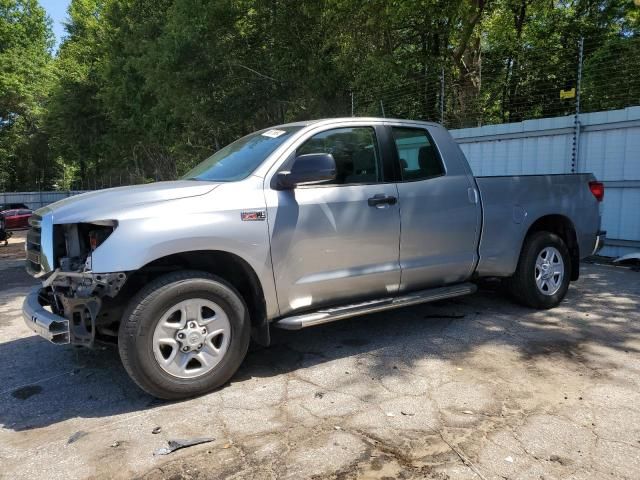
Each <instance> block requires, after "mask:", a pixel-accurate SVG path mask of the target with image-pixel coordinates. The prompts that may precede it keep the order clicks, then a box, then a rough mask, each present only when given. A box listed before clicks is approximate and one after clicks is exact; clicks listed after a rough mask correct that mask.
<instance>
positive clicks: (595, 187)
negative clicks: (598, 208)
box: [589, 182, 604, 202]
mask: <svg viewBox="0 0 640 480" xmlns="http://www.w3.org/2000/svg"><path fill="white" fill-rule="evenodd" d="M589 190H591V193H593V196H594V197H596V200H597V201H599V202H601V201H602V199H603V198H604V183H602V182H589Z"/></svg>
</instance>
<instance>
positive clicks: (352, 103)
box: [351, 90, 356, 117]
mask: <svg viewBox="0 0 640 480" xmlns="http://www.w3.org/2000/svg"><path fill="white" fill-rule="evenodd" d="M355 110H356V109H355V104H354V100H353V90H351V116H352V117H355Z"/></svg>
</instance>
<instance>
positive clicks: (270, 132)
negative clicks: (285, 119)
mask: <svg viewBox="0 0 640 480" xmlns="http://www.w3.org/2000/svg"><path fill="white" fill-rule="evenodd" d="M285 133H287V132H285V131H284V130H267V131H266V132H264V133H263V134H262V136H263V137H269V138H278V137H279V136H280V135H283V134H285Z"/></svg>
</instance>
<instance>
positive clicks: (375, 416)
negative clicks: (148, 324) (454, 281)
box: [0, 260, 640, 480]
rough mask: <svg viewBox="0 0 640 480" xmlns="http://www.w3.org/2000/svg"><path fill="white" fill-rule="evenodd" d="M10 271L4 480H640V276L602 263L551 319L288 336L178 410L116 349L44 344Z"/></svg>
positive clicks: (439, 316)
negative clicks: (178, 442) (141, 381)
mask: <svg viewBox="0 0 640 480" xmlns="http://www.w3.org/2000/svg"><path fill="white" fill-rule="evenodd" d="M0 264H3V265H4V266H0V365H2V369H0V465H1V468H0V478H7V479H9V478H11V479H14V478H47V479H56V478H60V479H62V478H64V479H73V478H89V477H91V478H131V477H141V478H147V479H161V478H176V479H178V478H212V479H213V478H216V479H218V478H291V479H300V478H340V479H350V478H371V479H379V478H436V479H494V478H495V479H505V478H506V479H528V478H531V479H542V478H544V479H553V478H572V479H594V480H595V479H604V478H629V479H637V478H640V389H639V386H640V356H639V350H640V326H639V323H638V322H639V320H640V309H639V308H638V306H639V301H640V281H639V280H640V273H638V272H633V271H631V270H628V269H625V268H620V267H612V266H602V265H585V266H584V269H583V276H582V279H581V280H580V281H579V282H577V283H575V284H573V285H572V288H571V289H570V291H569V295H568V297H567V299H566V300H565V301H564V302H563V304H562V305H561V306H560V307H559V308H556V309H554V310H551V311H531V310H527V309H524V308H521V307H519V306H516V305H514V304H513V303H511V302H510V301H509V300H508V299H506V298H505V297H504V296H502V295H501V294H500V293H499V292H497V291H492V290H487V289H485V290H482V291H480V292H479V293H477V294H475V295H472V296H469V297H464V298H461V299H457V300H453V301H446V302H439V303H436V304H430V305H423V306H420V307H415V308H409V309H404V310H399V311H395V312H392V313H384V314H376V315H369V316H365V317H360V318H356V319H351V320H346V321H343V322H339V323H335V324H332V325H325V326H321V327H316V328H312V329H307V330H303V331H300V332H283V331H276V332H275V334H274V342H275V344H274V345H273V346H272V347H270V348H268V349H261V348H254V349H253V350H252V351H251V352H250V354H249V356H248V358H247V360H246V361H245V364H244V365H243V367H242V368H241V370H240V371H239V372H238V374H237V375H236V376H235V378H234V379H233V381H232V382H231V383H230V384H229V385H228V386H226V387H225V388H223V389H221V390H219V391H217V392H214V393H211V394H209V395H206V396H204V397H201V398H197V399H193V400H189V401H183V402H175V403H167V402H160V401H157V400H154V399H153V398H151V397H149V396H147V395H146V394H144V393H142V392H141V391H139V390H138V389H137V388H136V386H135V385H134V384H133V383H132V382H131V381H130V380H129V379H128V377H127V376H126V374H125V372H124V370H123V368H122V367H121V365H120V363H119V360H118V357H117V352H116V350H115V349H113V348H110V347H107V348H103V349H98V350H94V351H88V350H81V349H74V348H66V347H59V346H54V345H51V344H48V343H47V342H46V341H44V340H42V339H40V338H38V337H36V336H33V335H32V334H31V333H30V332H29V331H28V330H27V329H26V327H24V326H23V323H22V319H21V314H20V307H21V304H22V300H23V297H24V295H25V294H26V293H27V291H28V289H29V288H30V286H32V285H33V284H34V282H33V280H31V279H30V278H29V277H27V276H26V275H25V274H24V273H23V272H22V269H21V268H18V267H16V266H15V264H11V263H10V262H9V261H8V260H2V261H0ZM157 427H159V432H158V431H157ZM154 429H156V430H155V431H156V432H157V433H153V432H154ZM198 437H211V438H213V439H214V440H213V441H212V442H210V443H206V444H202V445H198V446H194V447H190V448H186V449H183V450H179V451H176V452H174V453H172V454H171V455H168V456H154V455H153V452H154V450H156V449H158V448H160V447H162V446H165V445H166V442H167V440H170V439H193V438H198Z"/></svg>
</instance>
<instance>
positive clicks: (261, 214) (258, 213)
mask: <svg viewBox="0 0 640 480" xmlns="http://www.w3.org/2000/svg"><path fill="white" fill-rule="evenodd" d="M240 219H241V220H242V221H243V222H262V221H264V220H266V219H267V212H265V211H264V210H248V211H246V212H240Z"/></svg>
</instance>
